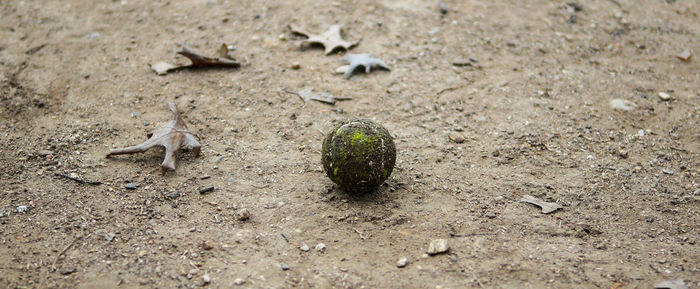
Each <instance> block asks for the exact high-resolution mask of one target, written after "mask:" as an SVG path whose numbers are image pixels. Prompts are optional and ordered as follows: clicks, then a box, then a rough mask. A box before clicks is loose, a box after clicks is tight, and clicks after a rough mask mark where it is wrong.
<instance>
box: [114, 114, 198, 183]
mask: <svg viewBox="0 0 700 289" xmlns="http://www.w3.org/2000/svg"><path fill="white" fill-rule="evenodd" d="M167 104H168V108H170V110H171V111H172V112H173V120H171V121H170V122H168V123H167V124H165V125H164V126H163V127H161V128H159V129H156V130H155V131H153V133H152V134H150V135H149V138H148V140H146V141H145V142H143V143H141V144H138V145H135V146H130V147H126V148H120V149H113V150H110V151H109V154H107V156H108V157H109V156H112V155H121V154H133V153H140V152H145V151H147V150H149V149H151V148H152V147H156V146H162V147H164V148H165V159H163V163H162V164H161V167H162V168H163V173H165V172H166V171H167V170H175V154H177V152H178V151H179V150H180V149H182V148H184V149H190V150H192V151H193V152H194V155H195V156H196V157H199V151H200V147H201V146H200V145H199V142H198V141H197V139H196V137H197V136H196V135H195V134H193V133H191V132H189V131H188V130H187V126H186V125H185V121H184V120H182V117H180V114H179V113H178V112H177V109H176V108H175V104H174V103H172V102H168V103H167Z"/></svg>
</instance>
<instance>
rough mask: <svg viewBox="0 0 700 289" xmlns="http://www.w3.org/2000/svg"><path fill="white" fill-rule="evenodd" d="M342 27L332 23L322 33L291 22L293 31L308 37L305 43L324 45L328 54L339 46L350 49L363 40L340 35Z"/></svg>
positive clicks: (290, 26)
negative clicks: (350, 40)
mask: <svg viewBox="0 0 700 289" xmlns="http://www.w3.org/2000/svg"><path fill="white" fill-rule="evenodd" d="M340 27H341V26H340V25H331V27H330V28H328V30H327V31H326V32H323V33H321V34H313V33H310V32H308V31H306V30H304V29H303V28H301V27H299V26H296V25H294V24H289V29H291V30H292V33H295V34H299V35H303V36H306V37H307V39H306V40H304V43H308V44H321V45H323V47H324V48H325V53H326V55H329V54H331V53H333V51H336V50H337V49H339V48H342V49H345V50H346V51H347V50H350V48H353V47H355V46H357V44H359V43H360V40H362V39H358V40H357V41H355V42H349V41H345V40H343V37H342V36H341V35H340V32H341V29H340Z"/></svg>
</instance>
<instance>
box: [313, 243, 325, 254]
mask: <svg viewBox="0 0 700 289" xmlns="http://www.w3.org/2000/svg"><path fill="white" fill-rule="evenodd" d="M314 248H315V249H316V251H319V252H321V253H323V252H324V251H326V244H323V243H318V244H317V245H316V247H314Z"/></svg>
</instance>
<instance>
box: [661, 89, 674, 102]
mask: <svg viewBox="0 0 700 289" xmlns="http://www.w3.org/2000/svg"><path fill="white" fill-rule="evenodd" d="M659 98H660V99H661V100H663V101H667V100H669V99H671V96H670V95H669V94H668V93H665V92H663V91H662V92H659Z"/></svg>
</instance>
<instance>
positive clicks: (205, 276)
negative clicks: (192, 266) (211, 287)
mask: <svg viewBox="0 0 700 289" xmlns="http://www.w3.org/2000/svg"><path fill="white" fill-rule="evenodd" d="M202 282H204V284H205V285H206V284H209V283H210V282H211V277H210V276H209V274H208V273H204V275H203V276H202Z"/></svg>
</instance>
